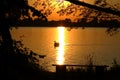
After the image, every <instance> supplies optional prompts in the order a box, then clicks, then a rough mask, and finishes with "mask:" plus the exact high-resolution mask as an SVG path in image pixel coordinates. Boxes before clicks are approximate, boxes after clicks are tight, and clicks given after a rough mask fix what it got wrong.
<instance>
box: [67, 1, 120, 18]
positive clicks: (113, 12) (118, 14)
mask: <svg viewBox="0 0 120 80" xmlns="http://www.w3.org/2000/svg"><path fill="white" fill-rule="evenodd" d="M66 1H69V2H71V3H73V4H76V5H81V6H86V7H88V8H91V9H95V10H98V11H102V12H106V13H110V14H113V15H117V16H120V11H118V10H112V9H111V8H102V7H99V6H95V5H91V4H88V3H85V2H81V1H78V0H66Z"/></svg>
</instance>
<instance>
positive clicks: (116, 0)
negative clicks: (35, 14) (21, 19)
mask: <svg viewBox="0 0 120 80" xmlns="http://www.w3.org/2000/svg"><path fill="white" fill-rule="evenodd" d="M35 1H37V0H28V2H29V5H32V6H33V4H34V3H35ZM47 1H50V2H51V3H52V5H51V6H53V5H54V4H57V5H56V6H55V7H54V8H55V9H54V10H53V11H52V14H51V15H49V16H47V18H48V20H61V19H65V18H70V19H71V20H73V19H76V18H77V17H76V16H73V14H71V15H69V16H66V15H64V16H59V14H57V13H56V12H57V11H58V10H59V9H60V8H59V7H60V5H59V3H62V5H64V6H65V7H66V6H67V5H69V4H71V3H69V2H68V1H62V0H47ZM81 1H84V2H86V3H90V4H92V3H94V0H81ZM106 1H107V2H108V3H109V4H110V5H114V4H116V3H120V2H119V0H106ZM40 2H45V3H46V0H38V3H36V4H37V7H36V8H37V9H42V8H43V7H42V6H41V5H40V4H39V3H40ZM46 7H47V8H45V9H43V10H46V11H47V9H49V8H50V6H48V5H46ZM65 7H64V8H65Z"/></svg>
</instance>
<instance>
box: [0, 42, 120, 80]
mask: <svg viewBox="0 0 120 80" xmlns="http://www.w3.org/2000/svg"><path fill="white" fill-rule="evenodd" d="M13 48H14V53H13V54H10V55H8V56H6V57H7V58H8V59H9V64H7V65H6V64H5V63H4V61H3V62H2V61H1V63H0V71H1V72H0V73H2V74H1V77H2V78H3V80H4V79H8V80H9V79H12V80H41V79H42V80H120V77H119V74H120V65H119V64H118V63H117V60H116V59H113V64H112V66H111V67H109V69H108V68H106V69H104V71H101V69H98V71H96V69H95V68H93V67H84V68H83V67H77V68H75V67H67V69H66V71H64V72H60V73H56V72H50V71H47V69H46V68H45V67H44V66H42V65H39V64H38V62H39V59H40V58H43V59H44V57H45V56H44V57H41V56H42V55H38V54H37V53H34V52H33V51H32V50H29V49H28V48H26V47H24V46H23V44H22V42H21V41H15V40H13ZM1 50H2V45H0V52H1ZM2 56H3V55H2V54H1V55H0V59H1V58H3V57H2ZM4 60H5V59H4ZM87 60H88V63H87V65H90V66H92V65H94V64H93V60H92V57H91V56H89V57H88V59H87ZM51 66H52V65H51ZM6 72H7V73H6ZM3 76H6V77H3Z"/></svg>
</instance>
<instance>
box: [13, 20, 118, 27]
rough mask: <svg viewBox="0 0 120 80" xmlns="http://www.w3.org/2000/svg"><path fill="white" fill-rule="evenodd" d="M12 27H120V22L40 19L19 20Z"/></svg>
mask: <svg viewBox="0 0 120 80" xmlns="http://www.w3.org/2000/svg"><path fill="white" fill-rule="evenodd" d="M12 26H21V27H22V26H23V27H24V26H25V27H26V26H27V27H33V26H35V27H56V26H65V27H120V21H119V20H116V19H115V20H101V21H98V20H97V19H94V20H92V21H89V22H86V20H84V19H80V20H78V21H76V22H72V21H71V20H70V19H65V20H59V21H47V20H40V19H35V20H32V19H24V20H19V21H18V22H17V23H16V24H13V25H12Z"/></svg>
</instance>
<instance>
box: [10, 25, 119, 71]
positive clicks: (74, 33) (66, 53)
mask: <svg viewBox="0 0 120 80" xmlns="http://www.w3.org/2000/svg"><path fill="white" fill-rule="evenodd" d="M11 34H12V38H13V39H16V40H23V44H24V46H26V47H28V48H29V49H31V50H33V51H34V52H36V53H38V54H42V55H46V57H45V58H44V59H40V62H39V64H41V65H43V66H44V67H46V69H48V70H49V71H55V67H54V66H52V64H87V61H88V58H89V57H90V55H91V56H92V58H93V62H94V64H99V65H101V64H102V65H112V60H113V59H116V60H117V62H118V63H120V32H119V33H117V34H115V35H113V36H109V35H108V34H107V33H106V28H92V27H91V28H85V29H82V28H78V29H72V30H70V31H69V30H68V28H66V27H18V29H15V28H13V29H12V30H11ZM54 41H57V42H59V43H60V46H59V47H54Z"/></svg>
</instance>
